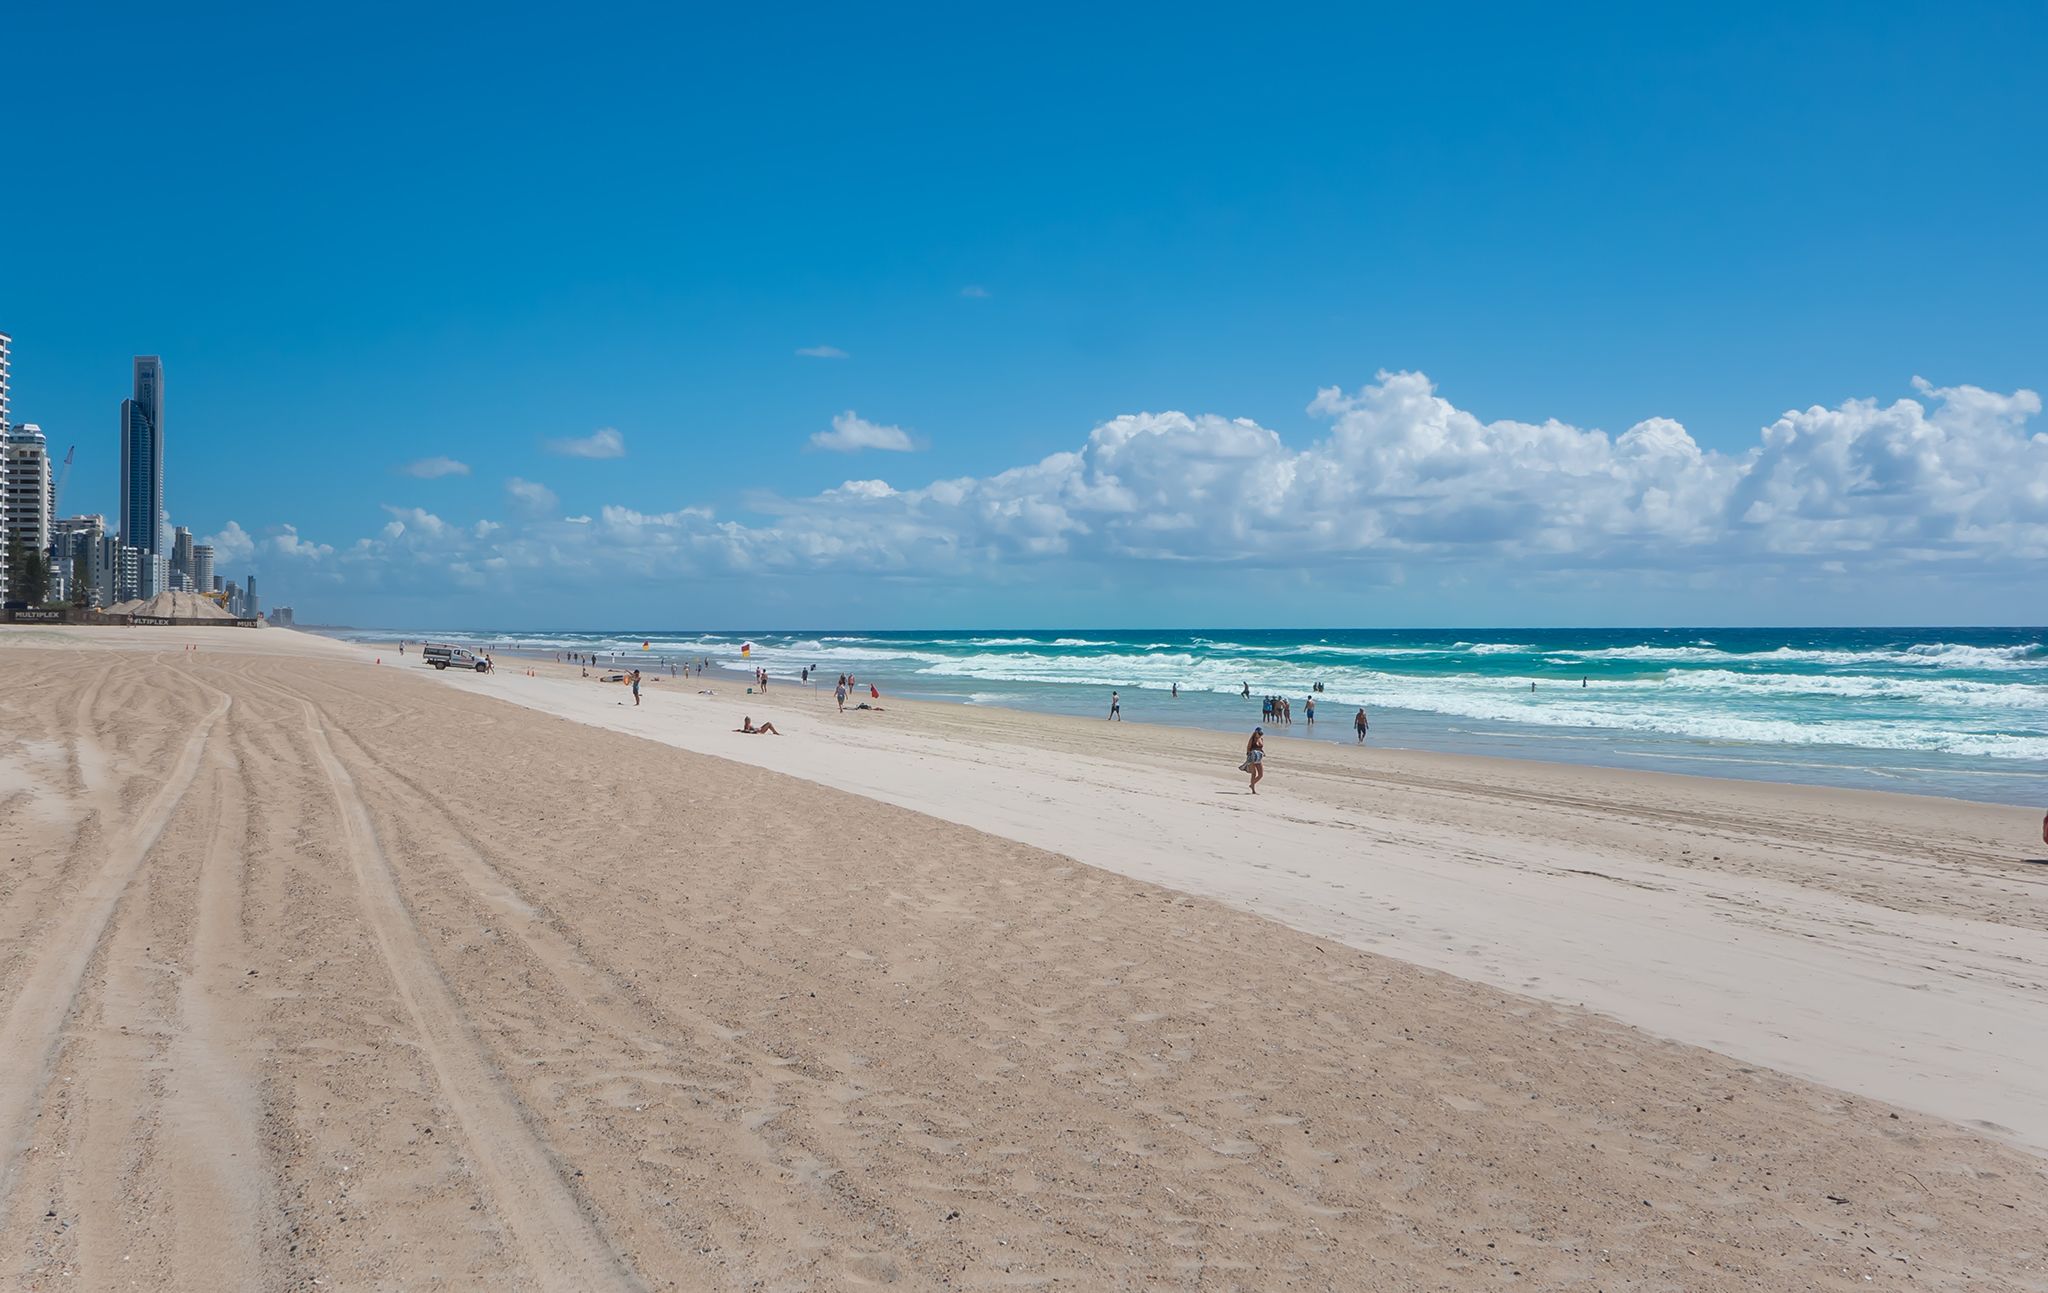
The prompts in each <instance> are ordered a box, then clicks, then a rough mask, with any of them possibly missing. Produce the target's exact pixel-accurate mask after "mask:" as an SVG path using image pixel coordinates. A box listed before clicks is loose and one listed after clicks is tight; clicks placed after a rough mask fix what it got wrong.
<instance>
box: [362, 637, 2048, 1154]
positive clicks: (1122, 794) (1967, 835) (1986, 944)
mask: <svg viewBox="0 0 2048 1293" xmlns="http://www.w3.org/2000/svg"><path fill="white" fill-rule="evenodd" d="M408 659H410V657H408ZM397 663H398V661H397V660H396V659H394V658H393V657H391V656H388V655H387V656H385V664H386V665H387V666H392V665H395V664H397ZM505 663H506V668H504V669H501V670H500V671H499V672H498V673H496V674H494V675H490V676H476V675H469V676H464V677H459V678H458V677H457V676H456V675H454V674H453V673H450V674H449V675H448V676H447V678H448V681H449V683H450V685H453V686H458V687H461V688H463V689H465V690H469V691H476V692H479V693H482V694H485V695H493V696H500V697H504V698H505V699H508V700H513V701H516V702H518V703H520V704H522V705H528V706H531V707H533V708H536V709H541V710H545V711H547V712H549V713H554V714H560V715H562V716H564V717H569V718H574V719H576V720H578V721H581V722H587V723H595V724H598V725H600V726H605V727H611V728H614V729H616V730H618V731H623V732H632V733H635V734H637V735H642V736H647V737H651V738H653V739H655V740H659V741H663V742H666V743H669V744H672V745H677V746H680V747H682V748H684V749H690V750H697V751H700V752H704V753H711V754H717V755H719V756H721V757H724V758H729V759H739V760H743V761H745V762H749V763H753V764H756V765H758V766H761V767H767V768H774V769H776V770H778V771H782V772H787V773H790V774H792V775H794V776H799V777H803V778H806V779H808V780H812V781H816V782H819V783H821V784H824V785H829V786H834V787H837V788H839V789H841V790H849V791H852V792H854V793H856V794H860V795H866V796H868V797H870V798H874V799H879V800H881V801H883V802H885V803H891V804H897V805H900V806H902V807H905V808H911V809H914V810H916V811H918V812H921V813H928V814H930V815H932V816H934V817H939V818H942V819H944V820H947V821H953V822H958V823H960V824H962V825H966V826H972V827H974V828H976V829H978V830H984V831H989V832H991V833H993V834H997V835H1001V836H1004V837H1006V838H1009V839H1014V840H1018V841H1021V842H1023V843H1027V844H1031V845H1035V846H1036V847H1039V848H1043V849H1047V850H1050V851H1052V852H1055V853H1060V854H1064V855H1066V856H1069V857H1072V858H1075V859H1076V860H1078V861H1081V862H1085V863H1087V864H1089V865H1090V866H1098V867H1103V868H1105V869H1107V870H1111V871H1118V872H1122V873H1123V874H1126V875H1130V876H1133V877H1136V878H1138V879H1142V880H1145V881H1147V882H1150V883H1154V884H1164V885H1171V886H1173V887H1174V888H1177V889H1184V890H1186V891H1188V892H1190V893H1197V894H1202V895H1204V896H1208V897H1213V898H1216V899H1219V900H1221V901H1223V902H1226V903H1228V904H1230V905H1232V906H1235V907H1239V908H1242V909H1244V910H1246V911H1251V912H1256V913H1258V914H1260V915H1263V916H1269V917H1272V918H1274V919H1276V920H1281V921H1284V922H1286V923H1287V924H1290V925H1292V926H1294V927H1295V928H1297V929H1301V930H1306V931H1308V932H1310V933H1314V934H1320V935H1324V936H1327V937H1331V938H1336V939H1341V940H1342V941H1344V942H1346V943H1349V944H1351V945H1352V946H1354V947H1360V948H1366V949H1369V950H1371V951H1375V952H1379V953H1382V954H1384V955H1388V956H1394V957H1399V958H1400V959H1402V960H1405V961H1409V962H1412V963H1414V964H1416V965H1423V966H1429V967H1431V968H1434V969H1439V970H1445V971H1448V972H1450V973H1452V974H1457V975H1460V976H1462V977H1465V978H1469V979H1473V980H1476V981H1478V982H1482V983H1487V984H1491V985H1494V986H1497V987H1501V988H1506V989H1510V990H1512V991H1516V992H1522V993H1528V994H1531V995H1535V996H1540V997H1543V998H1545V999H1547V1000H1553V1001H1561V1002H1568V1003H1573V1004H1583V1005H1586V1006H1589V1007H1591V1008H1592V1009H1595V1010H1599V1011H1602V1012H1604V1013H1606V1014H1609V1015H1612V1016H1613V1017H1615V1018H1617V1019H1620V1020H1623V1021H1624V1022H1627V1023H1630V1024H1634V1025H1636V1026H1638V1027H1641V1028H1645V1029H1648V1030H1649V1031H1651V1032H1653V1033H1656V1034H1657V1035H1659V1036H1663V1037H1669V1038H1672V1039H1675V1040H1678V1041H1683V1042H1688V1043H1691V1044H1694V1045H1699V1046H1705V1047H1709V1048H1712V1049H1714V1050H1717V1051H1720V1052H1722V1053H1723V1054H1726V1055H1730V1056H1734V1057H1736V1058H1739V1059H1744V1060H1748V1061H1751V1062H1753V1063H1758V1064H1764V1065H1768V1066H1770V1067H1772V1068H1775V1069H1779V1070H1781V1071H1783V1072H1787V1073H1796V1074H1799V1075H1801V1076H1803V1077H1808V1078H1812V1079H1814V1080H1816V1081H1820V1082H1824V1083H1827V1084H1829V1085H1832V1086H1837V1087H1840V1088H1842V1089H1843V1090H1847V1091H1854V1092H1858V1093H1861V1094H1864V1095H1869V1096H1874V1097H1878V1098H1881V1099H1885V1100H1890V1101H1894V1102H1897V1103H1899V1104H1903V1105H1906V1106H1909V1107H1911V1108H1916V1109H1922V1110H1925V1111H1927V1112H1930V1113H1935V1114H1938V1115H1940V1116H1942V1117H1946V1118H1951V1119H1954V1120H1956V1121H1959V1122H1963V1123H1967V1124H1969V1125H1971V1126H1975V1127H1979V1128H1982V1129H1984V1130H1986V1131H1989V1132H1991V1133H1993V1134H1996V1135H1999V1136H2003V1137H2008V1138H2010V1139H2012V1140H2014V1141H2016V1142H2018V1143H2020V1144H2024V1145H2026V1146H2029V1147H2031V1148H2033V1149H2036V1150H2048V905H2044V902H2043V899H2044V898H2048V865H2040V864H2036V863H2030V862H2029V861H2028V859H2040V858H2043V857H2044V856H2048V846H2044V845H2043V843H2042V842H2041V814H2040V813H2039V812H2034V811H2029V810H2025V809H2018V808H2000V807H1996V806H1989V805H1983V804H1974V803H1964V802H1961V801H1956V800H1945V799H1934V798H1928V797H1921V796H1906V795H1885V794H1875V793H1867V792H1857V791H1846V790H1832V789H1823V788H1810V787H1799V786H1781V785H1768V784H1760V783H1750V782H1737V781H1722V780H1715V779H1708V778H1698V777H1684V776H1670V775H1661V774H1653V773H1632V772H1625V771H1617V770H1611V769H1603V768H1591V767H1571V766H1566V765H1556V764H1542V763H1534V762H1521V761H1510V760H1499V759H1484V758H1476V757H1457V756H1447V755H1429V754H1419V753H1414V752H1391V751H1388V752H1383V751H1377V750H1372V751H1357V750H1350V749H1343V748H1331V747H1329V746H1327V745H1324V744H1320V743H1309V742H1290V741H1288V740H1286V739H1285V738H1284V737H1282V738H1277V739H1275V740H1274V741H1273V742H1272V751H1271V754H1270V755H1269V763H1268V767H1269V773H1268V776H1267V779H1266V782H1265V785H1264V786H1263V787H1262V793H1261V795H1260V796H1259V798H1258V799H1256V800H1254V799H1252V798H1250V797H1249V796H1247V795H1245V794H1243V793H1242V791H1243V789H1244V786H1243V778H1242V777H1241V776H1239V775H1238V774H1237V773H1236V772H1235V771H1234V764H1235V763H1236V762H1237V761H1238V759H1239V758H1240V757H1241V755H1240V754H1239V752H1238V751H1239V749H1240V747H1241V744H1242V742H1241V740H1240V739H1238V738H1233V737H1228V736H1221V735H1215V734H1205V733H1200V732H1195V731H1190V730H1185V729H1172V728H1163V727H1157V726H1147V725H1143V724H1137V723H1124V724H1116V725H1112V724H1109V723H1103V722H1095V721H1091V720H1085V719H1066V718H1058V717H1051V716H1044V715H1031V714H1022V713H1017V712H1014V711H1005V710H993V709H982V708H971V707H962V706H944V705H914V704H903V703H899V702H895V701H892V700H889V699H887V698H886V697H885V698H884V700H883V702H882V703H883V704H884V705H885V706H886V707H887V712H886V713H884V714H880V715H874V714H860V715H856V714H847V715H843V716H842V715H839V714H836V713H834V712H832V711H833V706H832V700H831V696H830V694H829V690H824V691H819V692H815V693H813V692H811V691H809V690H807V689H804V688H802V687H800V686H798V685H797V684H794V683H790V684H775V685H773V686H771V689H770V691H769V692H768V694H767V696H765V697H760V696H749V695H747V694H745V684H744V683H740V684H735V683H732V682H727V681H723V680H717V681H713V682H710V683H708V684H699V683H698V682H695V681H692V682H691V683H689V685H687V686H686V685H684V683H683V681H682V680H680V679H679V680H676V681H673V682H672V681H669V680H667V679H666V678H664V679H662V680H660V681H658V682H654V681H650V682H649V683H648V685H647V687H646V689H645V690H646V693H647V700H646V703H645V704H643V705H642V706H641V707H640V708H639V709H637V710H636V709H633V708H631V707H630V705H629V704H628V705H624V706H622V705H621V704H620V703H619V702H620V700H621V695H620V689H618V688H616V687H604V686H601V685H599V684H596V683H587V682H584V681H582V680H581V679H580V678H577V677H575V676H574V675H575V673H576V671H575V670H573V669H570V670H566V671H561V672H559V673H558V672H557V670H556V669H555V667H554V666H552V665H549V666H547V667H546V668H544V669H543V670H542V672H543V673H544V674H546V675H547V676H543V677H538V678H529V677H526V676H524V674H523V672H522V670H523V668H524V667H525V666H524V665H522V664H519V663H518V662H514V661H512V660H510V659H509V658H508V660H507V661H506V662H505ZM699 685H708V686H711V687H712V688H714V689H715V690H716V691H717V692H718V693H719V694H718V695H717V696H716V697H715V698H713V697H702V696H698V695H695V694H693V693H694V692H695V691H696V689H697V687H698V686H699ZM627 699H630V698H627ZM1146 702H1147V703H1148V704H1162V703H1167V702H1163V701H1159V700H1157V699H1155V698H1152V697H1147V698H1146ZM1134 712H1135V711H1134ZM749 713H751V714H752V715H753V716H754V717H755V718H756V719H757V720H759V719H761V718H763V717H769V718H772V719H774V721H775V722H776V723H777V725H778V727H780V728H781V729H782V730H783V731H784V732H785V733H786V735H785V736H783V737H782V738H780V739H778V738H775V737H765V738H756V737H746V736H739V735H734V734H732V733H731V732H730V730H729V729H731V728H733V727H736V726H738V724H739V720H740V718H741V716H742V715H743V714H749Z"/></svg>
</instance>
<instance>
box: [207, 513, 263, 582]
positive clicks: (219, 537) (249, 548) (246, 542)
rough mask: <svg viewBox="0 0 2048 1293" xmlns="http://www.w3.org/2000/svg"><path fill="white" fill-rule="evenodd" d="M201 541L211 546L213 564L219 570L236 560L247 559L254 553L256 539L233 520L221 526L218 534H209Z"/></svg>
mask: <svg viewBox="0 0 2048 1293" xmlns="http://www.w3.org/2000/svg"><path fill="white" fill-rule="evenodd" d="M200 542H201V543H205V544H210V545H211V546H212V548H213V566H214V569H216V570H220V569H223V568H225V567H227V566H230V565H233V564H235V563H236V562H241V561H247V560H248V559H249V558H250V557H252V556H254V555H255V554H256V540H255V539H253V538H251V537H249V532H248V531H247V530H244V529H243V528H242V527H241V526H239V525H237V524H236V523H235V522H233V521H229V522H228V523H227V524H226V525H224V526H222V527H221V531H220V533H219V534H209V535H207V536H206V537H205V538H204V539H201V540H200Z"/></svg>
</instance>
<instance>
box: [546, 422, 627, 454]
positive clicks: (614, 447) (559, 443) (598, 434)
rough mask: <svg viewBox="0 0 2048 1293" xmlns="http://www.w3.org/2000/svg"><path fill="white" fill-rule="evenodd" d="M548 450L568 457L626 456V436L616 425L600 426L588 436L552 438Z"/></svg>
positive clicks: (548, 443)
mask: <svg viewBox="0 0 2048 1293" xmlns="http://www.w3.org/2000/svg"><path fill="white" fill-rule="evenodd" d="M547 450H548V452H549V453H555V454H561V455H562V456H563V457H566V458H623V457H625V456H626V437H624V436H622V435H620V434H619V432H618V429H617V428H615V427H599V428H598V429H597V430H595V431H593V432H591V433H590V434H589V435H587V436H574V437H569V438H565V439H560V440H550V441H548V442H547Z"/></svg>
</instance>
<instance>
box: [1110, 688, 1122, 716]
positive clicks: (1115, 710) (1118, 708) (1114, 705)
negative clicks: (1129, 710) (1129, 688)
mask: <svg viewBox="0 0 2048 1293" xmlns="http://www.w3.org/2000/svg"><path fill="white" fill-rule="evenodd" d="M1109 721H1110V722H1112V723H1121V722H1123V721H1124V706H1123V701H1122V699H1121V698H1120V697H1119V696H1118V695H1117V694H1116V693H1115V692H1111V693H1109Z"/></svg>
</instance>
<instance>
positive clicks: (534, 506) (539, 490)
mask: <svg viewBox="0 0 2048 1293" xmlns="http://www.w3.org/2000/svg"><path fill="white" fill-rule="evenodd" d="M505 492H506V493H507V494H509V495H511V496H512V501H513V502H514V503H517V504H518V505H519V506H521V507H523V508H525V509H527V510H528V511H531V512H552V511H554V510H555V504H556V503H557V502H558V501H559V500H557V499H556V497H555V491H553V490H552V489H549V488H548V487H547V486H546V485H543V484H541V483H540V482H539V481H536V480H521V479H520V478H519V477H517V476H514V477H512V479H510V480H508V481H506V482H505Z"/></svg>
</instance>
